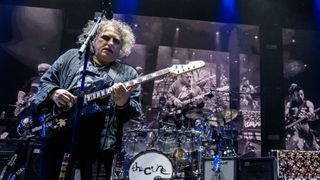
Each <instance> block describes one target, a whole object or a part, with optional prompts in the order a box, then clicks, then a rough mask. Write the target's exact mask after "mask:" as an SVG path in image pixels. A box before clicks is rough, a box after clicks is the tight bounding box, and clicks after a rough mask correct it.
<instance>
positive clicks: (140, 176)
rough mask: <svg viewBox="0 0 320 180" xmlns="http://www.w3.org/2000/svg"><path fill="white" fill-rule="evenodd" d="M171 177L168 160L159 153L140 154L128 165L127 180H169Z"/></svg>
mask: <svg viewBox="0 0 320 180" xmlns="http://www.w3.org/2000/svg"><path fill="white" fill-rule="evenodd" d="M172 175H173V166H172V163H171V161H170V159H169V158H168V157H167V156H166V155H164V154H162V153H161V152H159V151H155V150H148V151H145V152H141V153H139V154H138V155H136V156H135V157H134V159H133V160H132V162H131V163H130V168H129V180H152V179H171V178H172Z"/></svg>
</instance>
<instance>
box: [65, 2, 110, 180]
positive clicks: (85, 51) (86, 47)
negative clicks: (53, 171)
mask: <svg viewBox="0 0 320 180" xmlns="http://www.w3.org/2000/svg"><path fill="white" fill-rule="evenodd" d="M108 5H110V3H109V4H108ZM110 13H111V11H110V10H109V11H108V10H105V9H103V10H102V13H101V15H100V16H99V17H98V18H97V19H95V25H94V26H93V28H92V29H91V31H90V33H89V35H88V36H87V38H86V40H85V41H84V43H83V44H82V45H81V47H80V49H79V51H78V53H79V59H81V56H82V55H84V63H83V71H82V76H81V85H80V88H79V94H78V97H77V105H76V114H75V118H74V124H73V125H74V126H73V129H72V139H71V150H70V154H68V153H65V155H64V158H63V162H62V167H61V170H63V166H64V161H65V160H66V159H68V160H70V162H71V168H67V167H65V168H66V177H67V179H70V178H71V177H72V172H74V171H73V170H74V168H75V163H76V161H75V160H76V158H75V155H76V149H77V144H78V135H79V127H80V118H81V114H82V109H83V104H84V103H85V102H84V95H85V93H84V83H85V77H86V73H87V65H88V61H89V56H90V41H91V40H92V39H93V38H94V36H95V34H96V32H97V29H98V27H99V25H100V23H101V21H102V18H103V17H104V16H105V17H107V18H108V19H109V18H110V17H111V18H112V17H113V15H112V14H110ZM60 174H61V171H60ZM59 176H60V175H59ZM64 178H65V177H62V178H60V177H59V179H60V180H61V179H64Z"/></svg>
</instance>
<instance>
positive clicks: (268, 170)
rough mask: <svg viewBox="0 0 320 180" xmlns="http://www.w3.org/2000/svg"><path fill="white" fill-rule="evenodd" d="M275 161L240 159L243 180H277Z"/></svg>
mask: <svg viewBox="0 0 320 180" xmlns="http://www.w3.org/2000/svg"><path fill="white" fill-rule="evenodd" d="M274 172H275V159H274V158H273V157H261V158H240V159H239V173H240V178H241V180H275V179H277V177H276V173H274Z"/></svg>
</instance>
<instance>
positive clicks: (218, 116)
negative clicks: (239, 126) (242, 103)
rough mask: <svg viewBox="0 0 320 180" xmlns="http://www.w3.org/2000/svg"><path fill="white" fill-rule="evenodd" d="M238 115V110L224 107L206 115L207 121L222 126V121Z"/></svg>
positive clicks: (226, 121) (227, 120)
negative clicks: (219, 110)
mask: <svg viewBox="0 0 320 180" xmlns="http://www.w3.org/2000/svg"><path fill="white" fill-rule="evenodd" d="M237 116H238V111H237V110H235V109H225V110H223V111H221V112H219V113H213V114H211V115H209V116H208V117H207V120H208V121H209V123H210V124H211V125H213V126H216V127H217V126H219V125H220V126H222V125H224V123H228V122H230V121H232V120H233V119H234V118H236V117H237Z"/></svg>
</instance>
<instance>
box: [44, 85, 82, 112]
mask: <svg viewBox="0 0 320 180" xmlns="http://www.w3.org/2000/svg"><path fill="white" fill-rule="evenodd" d="M49 97H50V98H51V99H52V100H53V101H54V103H55V104H56V105H57V106H58V107H62V108H68V107H69V108H70V106H72V105H73V104H74V103H75V102H76V100H77V97H76V96H74V95H73V94H71V93H70V92H69V91H67V90H65V89H56V90H54V91H53V92H52V93H50V95H49Z"/></svg>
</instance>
